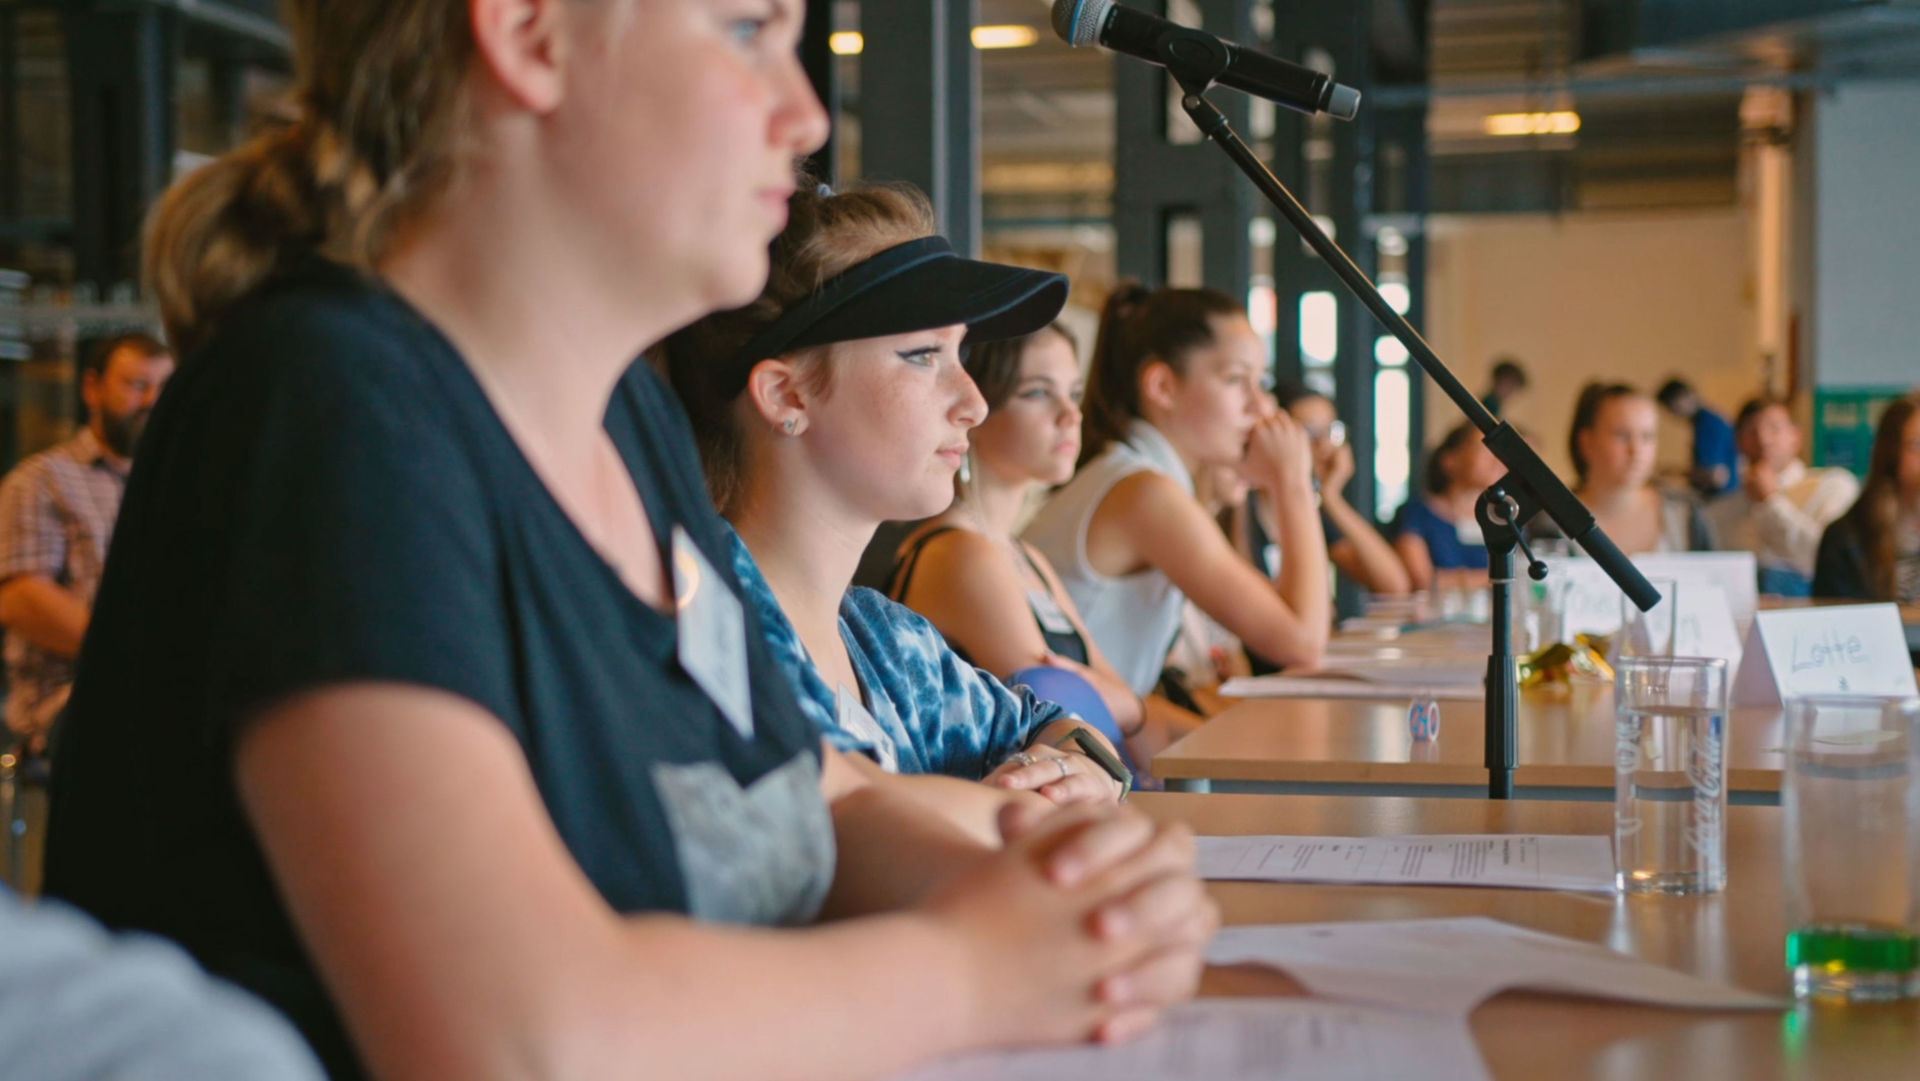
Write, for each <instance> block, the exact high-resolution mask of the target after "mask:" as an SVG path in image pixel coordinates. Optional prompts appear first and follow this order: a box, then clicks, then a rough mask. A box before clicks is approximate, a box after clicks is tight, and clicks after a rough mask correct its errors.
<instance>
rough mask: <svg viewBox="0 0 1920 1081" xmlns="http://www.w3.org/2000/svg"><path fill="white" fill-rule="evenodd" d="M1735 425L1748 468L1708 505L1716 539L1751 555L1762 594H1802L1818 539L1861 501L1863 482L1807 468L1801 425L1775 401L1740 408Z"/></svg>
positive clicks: (1843, 473)
mask: <svg viewBox="0 0 1920 1081" xmlns="http://www.w3.org/2000/svg"><path fill="white" fill-rule="evenodd" d="M1733 430H1734V434H1735V436H1736V437H1737V438H1738V440H1739V444H1740V455H1741V457H1742V458H1744V459H1746V461H1745V468H1744V470H1743V471H1742V472H1741V483H1740V487H1739V489H1738V490H1736V491H1731V492H1728V493H1727V494H1726V495H1723V496H1721V497H1720V498H1719V499H1716V500H1714V501H1713V502H1712V503H1709V504H1707V520H1708V521H1709V522H1711V523H1712V524H1713V539H1714V542H1715V543H1716V544H1718V545H1719V546H1720V547H1721V548H1723V549H1726V550H1728V551H1737V552H1752V553H1753V555H1754V558H1755V560H1756V561H1757V562H1758V563H1759V568H1760V571H1759V573H1760V592H1762V593H1774V594H1778V595H1780V596H1783V597H1804V596H1807V595H1808V591H1809V590H1810V588H1811V586H1812V584H1813V563H1814V557H1815V555H1816V554H1817V553H1818V552H1819V549H1820V536H1821V534H1823V533H1824V532H1826V529H1827V526H1828V525H1830V524H1832V522H1833V520H1834V519H1836V518H1838V517H1840V516H1841V515H1842V514H1845V513H1846V512H1847V508H1848V507H1851V506H1853V502H1854V500H1855V499H1857V498H1859V496H1860V482H1859V481H1858V480H1856V479H1854V476H1853V474H1852V473H1849V472H1847V471H1846V470H1844V469H1809V468H1807V465H1806V463H1805V462H1802V461H1801V460H1800V448H1801V438H1800V426H1799V425H1797V424H1795V423H1794V422H1793V413H1792V412H1791V411H1789V410H1788V409H1787V403H1785V402H1783V401H1780V400H1779V399H1777V398H1755V399H1754V400H1752V401H1750V402H1748V403H1747V404H1746V405H1743V406H1741V407H1740V414H1739V416H1737V417H1736V418H1735V419H1734V425H1733Z"/></svg>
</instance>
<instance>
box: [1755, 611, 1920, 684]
mask: <svg viewBox="0 0 1920 1081" xmlns="http://www.w3.org/2000/svg"><path fill="white" fill-rule="evenodd" d="M1915 693H1917V692H1916V690H1915V687H1914V680H1913V661H1912V659H1911V658H1910V657H1908V655H1907V635H1906V630H1905V629H1904V628H1903V627H1902V626H1901V625H1900V609H1899V608H1897V607H1895V606H1894V605H1891V604H1847V605H1836V606H1833V607H1827V608H1783V609H1780V610H1778V611H1773V612H1761V613H1759V614H1758V615H1757V616H1756V617H1755V618H1754V621H1753V629H1752V630H1750V631H1748V632H1747V640H1746V645H1745V650H1744V658H1743V660H1742V663H1741V665H1740V675H1739V678H1737V679H1736V680H1735V681H1734V685H1733V704H1734V705H1736V706H1774V705H1779V704H1780V703H1781V702H1783V701H1785V700H1786V699H1788V698H1794V697H1797V696H1800V695H1809V694H1867V695H1912V694H1915Z"/></svg>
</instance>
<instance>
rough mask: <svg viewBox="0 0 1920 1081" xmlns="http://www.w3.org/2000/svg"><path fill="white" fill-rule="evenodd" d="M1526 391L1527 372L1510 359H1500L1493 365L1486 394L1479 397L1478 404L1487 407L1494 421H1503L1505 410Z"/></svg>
mask: <svg viewBox="0 0 1920 1081" xmlns="http://www.w3.org/2000/svg"><path fill="white" fill-rule="evenodd" d="M1526 389H1527V370H1526V369H1525V368H1522V367H1521V366H1520V363H1519V362H1518V361H1516V360H1514V359H1513V358H1512V357H1501V358H1500V359H1499V360H1496V361H1495V362H1494V364H1493V376H1492V379H1491V382H1490V383H1489V385H1488V388H1487V392H1486V393H1485V394H1484V395H1481V397H1480V404H1481V405H1484V406H1486V407H1487V412H1489V413H1492V414H1493V416H1494V419H1496V420H1503V419H1505V416H1506V413H1505V411H1506V408H1507V406H1508V405H1509V404H1511V403H1512V402H1513V400H1514V399H1515V398H1517V397H1519V396H1520V392H1521V391H1524V390H1526Z"/></svg>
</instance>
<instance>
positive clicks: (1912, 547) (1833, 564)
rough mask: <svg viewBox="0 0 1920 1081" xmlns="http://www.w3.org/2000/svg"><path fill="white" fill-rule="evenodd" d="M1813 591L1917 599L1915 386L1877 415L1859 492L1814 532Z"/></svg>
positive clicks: (1918, 406) (1918, 398)
mask: <svg viewBox="0 0 1920 1081" xmlns="http://www.w3.org/2000/svg"><path fill="white" fill-rule="evenodd" d="M1813 595H1814V596H1816V597H1848V598H1852V599H1857V600H1872V601H1895V602H1897V603H1900V604H1920V393H1914V394H1909V395H1907V396H1906V397H1904V398H1901V399H1898V400H1896V401H1894V402H1893V403H1892V404H1890V405H1888V406H1887V410H1886V412H1884V413H1882V414H1880V427H1879V429H1878V430H1877V431H1875V432H1874V435H1873V452H1872V454H1871V455H1870V456H1869V457H1868V459H1867V480H1866V483H1865V485H1863V486H1862V487H1861V489H1860V498H1859V499H1857V500H1855V501H1854V504H1853V506H1852V507H1850V508H1848V510H1847V512H1846V513H1845V514H1843V515H1841V516H1840V517H1839V518H1838V519H1836V520H1835V521H1834V523H1833V524H1832V525H1830V526H1828V527H1827V532H1826V535H1825V536H1823V537H1821V538H1820V550H1819V554H1818V556H1817V557H1816V558H1815V561H1814V569H1813Z"/></svg>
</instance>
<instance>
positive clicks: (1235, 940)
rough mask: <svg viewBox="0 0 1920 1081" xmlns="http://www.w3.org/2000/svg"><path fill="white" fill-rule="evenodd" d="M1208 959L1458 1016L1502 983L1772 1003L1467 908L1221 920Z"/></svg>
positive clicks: (1758, 1006)
mask: <svg viewBox="0 0 1920 1081" xmlns="http://www.w3.org/2000/svg"><path fill="white" fill-rule="evenodd" d="M1207 960H1208V961H1209V962H1210V963H1212V964H1216V965H1237V964H1247V963H1254V964H1262V965H1268V966H1271V967H1273V968H1277V969H1279V970H1281V971H1282V972H1285V973H1286V974H1287V975H1289V976H1292V977H1293V978H1294V979H1295V980H1298V981H1299V982H1300V983H1301V985H1303V986H1304V987H1306V988H1307V989H1308V990H1310V991H1312V992H1313V993H1314V994H1316V995H1321V996H1325V997H1327V998H1335V999H1344V1000H1347V1001H1352V1002H1365V1003H1368V1004H1371V1005H1376V1006H1394V1007H1399V1008H1401V1009H1407V1010H1419V1011H1423V1012H1427V1013H1438V1014H1446V1015H1451V1016H1457V1017H1462V1018H1464V1017H1465V1016H1466V1015H1467V1014H1468V1013H1469V1012H1471V1011H1472V1009H1473V1008H1474V1007H1475V1006H1478V1005H1479V1004H1480V1003H1482V1002H1484V1001H1486V1000H1487V999H1489V998H1491V997H1493V996H1494V995H1496V994H1498V993H1500V992H1502V991H1508V990H1530V991H1548V992H1552V993H1555V994H1565V995H1588V996H1592V997H1595V998H1609V999H1617V1000H1619V1001H1622V1002H1641V1003H1647V1004H1649V1005H1655V1006H1670V1007H1676V1008H1680V1009H1703V1010H1778V1009H1785V1008H1786V1007H1787V1005H1788V1003H1786V1002H1784V1001H1782V1000H1780V999H1777V998H1773V997H1770V996H1768V995H1760V994H1755V993H1753V992H1751V991H1743V990H1740V989H1739V988H1735V987H1724V986H1721V985H1720V984H1715V983H1710V982H1708V981H1706V980H1703V979H1700V978H1698V977H1696V976H1689V975H1687V974H1686V973H1684V972H1676V971H1674V970H1673V969H1669V968H1661V967H1660V966H1658V965H1650V964H1648V963H1646V962H1645V961H1641V960H1637V959H1635V958H1632V957H1628V956H1627V955H1626V954H1623V953H1615V952H1613V951H1612V950H1608V949H1603V948H1601V947H1599V946H1595V945H1592V944H1590V943H1586V942H1576V941H1574V940H1573V939H1570V938H1561V937H1559V936H1557V935H1547V934H1541V933H1540V932H1538V931H1529V930H1527V929H1525V928H1523V927H1515V926H1513V925H1512V924H1508V923H1501V922H1500V921H1499V920H1491V919H1487V918H1485V917H1480V916H1475V917H1469V918H1464V919H1448V920H1387V921H1379V922H1372V923H1301V924H1282V925H1275V926H1265V927H1229V928H1227V929H1226V930H1224V931H1221V932H1220V934H1219V935H1218V936H1217V937H1216V938H1215V939H1214V940H1213V944H1212V945H1211V946H1210V947H1208V949H1207Z"/></svg>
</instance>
